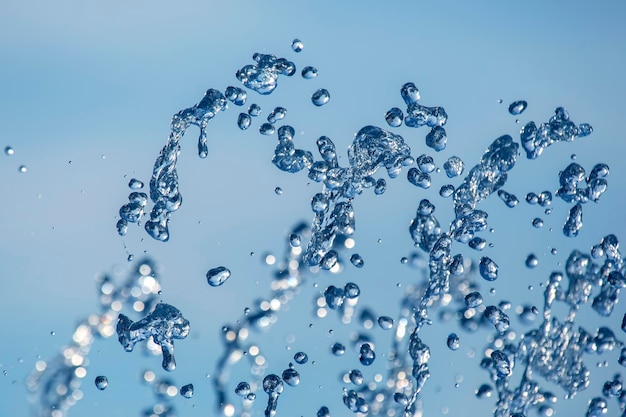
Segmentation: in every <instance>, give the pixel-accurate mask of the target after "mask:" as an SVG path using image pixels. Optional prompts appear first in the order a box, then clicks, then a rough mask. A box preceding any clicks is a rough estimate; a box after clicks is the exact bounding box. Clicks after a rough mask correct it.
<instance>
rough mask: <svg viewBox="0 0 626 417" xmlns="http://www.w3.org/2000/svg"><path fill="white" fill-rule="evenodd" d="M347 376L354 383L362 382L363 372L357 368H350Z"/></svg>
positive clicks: (359, 383)
mask: <svg viewBox="0 0 626 417" xmlns="http://www.w3.org/2000/svg"><path fill="white" fill-rule="evenodd" d="M348 377H349V378H350V382H352V383H353V384H354V385H361V384H363V374H362V373H361V371H359V370H358V369H353V370H351V371H350V373H349V374H348Z"/></svg>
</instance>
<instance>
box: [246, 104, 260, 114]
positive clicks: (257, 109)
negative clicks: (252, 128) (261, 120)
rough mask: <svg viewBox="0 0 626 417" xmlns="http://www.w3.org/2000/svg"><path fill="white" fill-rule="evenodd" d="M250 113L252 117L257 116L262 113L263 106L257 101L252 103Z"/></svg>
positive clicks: (249, 108)
mask: <svg viewBox="0 0 626 417" xmlns="http://www.w3.org/2000/svg"><path fill="white" fill-rule="evenodd" d="M248 114H249V115H250V116H252V117H257V116H258V115H260V114H261V106H259V105H258V104H255V103H252V104H250V107H248Z"/></svg>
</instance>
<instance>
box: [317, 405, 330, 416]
mask: <svg viewBox="0 0 626 417" xmlns="http://www.w3.org/2000/svg"><path fill="white" fill-rule="evenodd" d="M317 417H330V410H329V409H328V407H324V406H322V407H320V409H319V410H317Z"/></svg>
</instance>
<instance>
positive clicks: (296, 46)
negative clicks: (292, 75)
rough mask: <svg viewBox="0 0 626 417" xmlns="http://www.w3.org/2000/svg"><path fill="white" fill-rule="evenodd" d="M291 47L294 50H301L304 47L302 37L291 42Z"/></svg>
mask: <svg viewBox="0 0 626 417" xmlns="http://www.w3.org/2000/svg"><path fill="white" fill-rule="evenodd" d="M291 49H292V50H293V51H294V52H301V51H302V49H304V44H303V43H302V41H301V40H300V39H294V40H293V42H291Z"/></svg>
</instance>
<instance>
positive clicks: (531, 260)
mask: <svg viewBox="0 0 626 417" xmlns="http://www.w3.org/2000/svg"><path fill="white" fill-rule="evenodd" d="M537 265H539V258H537V256H535V254H534V253H531V254H530V255H528V257H527V258H526V266H527V267H528V268H535V267H536V266H537Z"/></svg>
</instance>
